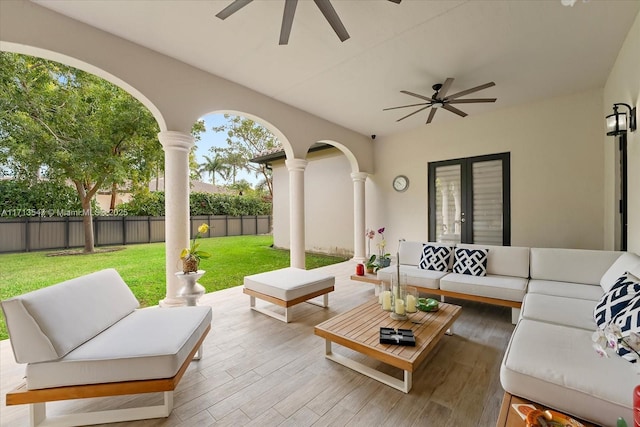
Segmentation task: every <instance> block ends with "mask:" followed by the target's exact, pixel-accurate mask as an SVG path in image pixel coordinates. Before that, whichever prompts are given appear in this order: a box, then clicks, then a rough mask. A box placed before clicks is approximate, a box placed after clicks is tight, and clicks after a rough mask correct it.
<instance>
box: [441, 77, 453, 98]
mask: <svg viewBox="0 0 640 427" xmlns="http://www.w3.org/2000/svg"><path fill="white" fill-rule="evenodd" d="M452 83H453V77H447V80H445V81H444V83H443V84H442V87H441V88H440V90H439V91H438V98H440V99H444V97H445V96H447V92H448V91H449V89H450V88H451V84H452Z"/></svg>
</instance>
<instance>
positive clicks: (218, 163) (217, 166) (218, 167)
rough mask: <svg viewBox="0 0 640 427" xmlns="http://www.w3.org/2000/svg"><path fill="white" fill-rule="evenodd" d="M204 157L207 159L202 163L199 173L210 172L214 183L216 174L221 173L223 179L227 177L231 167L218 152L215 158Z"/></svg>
mask: <svg viewBox="0 0 640 427" xmlns="http://www.w3.org/2000/svg"><path fill="white" fill-rule="evenodd" d="M204 158H205V161H204V162H203V163H200V168H199V169H198V172H199V173H208V174H209V176H210V177H211V183H212V184H213V185H216V174H218V175H220V177H221V178H222V179H227V177H228V175H229V167H228V166H227V165H226V164H225V161H224V159H223V158H222V157H220V156H219V155H217V154H216V155H215V157H214V158H213V159H212V158H210V157H209V156H204Z"/></svg>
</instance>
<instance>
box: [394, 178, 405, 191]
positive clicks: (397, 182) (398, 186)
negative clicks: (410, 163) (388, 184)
mask: <svg viewBox="0 0 640 427" xmlns="http://www.w3.org/2000/svg"><path fill="white" fill-rule="evenodd" d="M407 188H409V178H407V177H406V176H404V175H398V176H396V177H395V178H393V189H394V190H396V191H398V192H403V191H407Z"/></svg>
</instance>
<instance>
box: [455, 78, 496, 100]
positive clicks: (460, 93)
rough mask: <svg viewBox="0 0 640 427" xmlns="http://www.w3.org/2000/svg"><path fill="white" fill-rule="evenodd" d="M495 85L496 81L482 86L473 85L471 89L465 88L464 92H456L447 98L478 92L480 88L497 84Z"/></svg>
mask: <svg viewBox="0 0 640 427" xmlns="http://www.w3.org/2000/svg"><path fill="white" fill-rule="evenodd" d="M495 85H496V84H495V83H494V82H489V83H485V84H483V85H480V86H476V87H472V88H471V89H467V90H463V91H462V92H458V93H454V94H453V95H451V96H448V97H447V99H455V98H458V97H460V96H464V95H468V94H470V93H473V92H477V91H479V90H482V89H486V88H488V87H491V86H495Z"/></svg>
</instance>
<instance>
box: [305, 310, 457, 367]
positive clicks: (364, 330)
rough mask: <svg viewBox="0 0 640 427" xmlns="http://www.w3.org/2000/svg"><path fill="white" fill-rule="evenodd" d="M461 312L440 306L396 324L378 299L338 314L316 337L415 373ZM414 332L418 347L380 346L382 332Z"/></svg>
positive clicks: (328, 321)
mask: <svg viewBox="0 0 640 427" xmlns="http://www.w3.org/2000/svg"><path fill="white" fill-rule="evenodd" d="M460 310H461V308H460V307H459V306H456V305H452V304H447V303H440V309H439V310H438V311H435V312H422V311H418V312H417V313H412V314H409V315H408V319H407V320H393V319H391V317H390V316H389V312H388V311H384V310H382V308H381V307H380V304H378V299H377V298H375V299H371V300H370V301H368V302H367V303H365V304H362V305H360V306H358V307H355V308H353V309H351V310H349V311H347V312H345V313H342V314H339V315H337V316H336V317H333V318H331V319H329V320H327V321H325V322H323V323H321V324H319V325H317V326H316V327H315V334H316V335H318V336H320V337H323V338H325V339H327V340H330V341H332V342H334V343H336V344H340V345H343V346H345V347H348V348H350V349H352V350H355V351H357V352H359V353H362V354H364V355H367V356H369V357H372V358H374V359H377V360H379V361H381V362H384V363H387V364H389V365H391V366H395V367H397V368H400V369H402V370H405V371H409V372H413V371H414V369H416V368H417V367H418V366H419V365H420V363H421V362H422V361H423V360H424V359H425V358H426V357H427V355H428V354H429V352H430V351H431V350H432V349H433V347H435V346H436V344H437V343H438V342H439V341H440V338H441V337H442V336H443V335H444V333H445V332H446V331H447V329H449V328H450V327H451V326H452V325H453V322H454V321H455V320H456V319H457V318H458V316H460ZM381 327H387V328H395V329H398V328H401V329H411V330H413V334H414V336H415V338H416V346H415V347H409V346H401V345H394V344H380V328H381Z"/></svg>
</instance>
